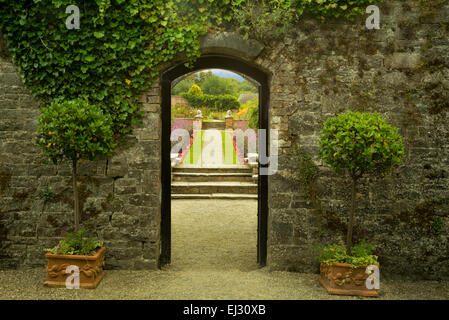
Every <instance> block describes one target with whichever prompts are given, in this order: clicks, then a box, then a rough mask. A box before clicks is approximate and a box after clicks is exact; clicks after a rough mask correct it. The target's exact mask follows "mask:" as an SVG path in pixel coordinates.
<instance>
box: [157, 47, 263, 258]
mask: <svg viewBox="0 0 449 320" xmlns="http://www.w3.org/2000/svg"><path fill="white" fill-rule="evenodd" d="M212 44H214V42H212ZM215 45H216V43H215ZM212 46H213V45H212ZM234 49H235V48H231V50H230V51H235V50H234ZM214 51H215V50H214ZM228 52H229V51H228ZM212 68H217V69H226V70H229V71H233V72H236V73H240V74H243V75H245V76H246V77H249V78H251V79H252V80H253V81H254V82H255V83H256V84H257V87H258V90H259V97H260V99H259V128H260V129H268V103H269V87H268V75H267V74H266V73H265V72H263V71H262V70H260V69H258V68H257V67H255V66H253V65H251V64H250V63H248V62H245V61H243V60H240V59H237V58H235V57H233V56H229V55H224V54H220V55H218V54H212V53H209V54H204V55H203V56H201V57H200V58H198V59H197V61H196V62H195V64H194V66H193V67H192V68H187V67H185V66H184V63H180V64H178V65H176V66H174V67H172V68H169V69H167V70H166V71H165V72H163V73H162V78H161V119H162V148H161V151H162V166H161V186H162V199H161V200H162V201H161V224H160V241H161V242H160V244H161V252H160V256H159V266H163V265H166V264H168V263H170V260H171V165H170V148H171V144H170V134H171V132H170V121H171V117H170V113H171V87H172V82H173V81H174V80H176V79H178V78H179V77H182V76H184V75H186V74H189V73H192V72H194V71H197V70H202V69H212ZM268 140H269V139H267V141H268ZM267 141H266V142H265V143H266V144H267ZM265 150H268V146H266V149H265ZM259 172H260V170H259ZM257 215H258V219H257V220H258V223H257V225H258V227H257V262H258V264H259V266H264V265H265V264H266V259H267V231H268V176H266V175H260V176H259V179H258V213H257Z"/></svg>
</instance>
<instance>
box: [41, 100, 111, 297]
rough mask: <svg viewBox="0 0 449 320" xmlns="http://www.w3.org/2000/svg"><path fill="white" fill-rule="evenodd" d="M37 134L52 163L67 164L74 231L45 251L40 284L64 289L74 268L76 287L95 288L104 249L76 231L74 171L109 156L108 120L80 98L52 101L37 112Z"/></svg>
mask: <svg viewBox="0 0 449 320" xmlns="http://www.w3.org/2000/svg"><path fill="white" fill-rule="evenodd" d="M37 134H38V136H37V144H38V145H39V146H40V147H41V149H42V150H43V153H44V154H45V155H46V156H47V157H48V158H49V159H50V160H52V161H53V163H55V164H56V163H58V162H60V161H62V160H69V161H70V162H71V164H72V184H73V198H74V226H73V229H74V232H73V233H67V234H65V238H64V239H63V240H60V241H59V243H58V244H57V245H56V246H55V247H54V248H52V249H48V250H46V251H48V252H47V254H46V257H47V259H48V267H47V280H46V281H45V283H44V284H45V285H47V286H51V287H65V286H66V283H65V280H66V278H67V276H69V274H67V273H66V271H67V267H69V266H76V267H77V269H78V271H79V280H80V287H82V288H95V287H96V286H97V285H98V283H99V282H100V280H101V278H102V277H103V261H104V252H105V250H106V248H105V247H103V243H102V242H101V241H96V240H90V239H87V238H86V237H85V229H84V228H80V208H79V197H78V182H77V180H78V179H77V175H78V172H77V171H78V164H79V162H80V161H82V160H83V159H86V160H96V159H98V158H106V157H108V156H110V155H111V154H112V153H113V150H114V148H115V147H116V141H115V139H114V133H113V130H112V119H111V117H110V116H109V115H108V114H105V113H103V111H102V110H101V108H100V107H98V106H95V105H91V104H89V103H88V102H87V101H86V100H83V99H76V100H71V101H63V102H54V103H52V104H50V105H48V106H46V107H44V108H42V109H41V116H40V118H39V120H38V132H37Z"/></svg>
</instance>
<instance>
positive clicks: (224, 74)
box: [204, 69, 243, 81]
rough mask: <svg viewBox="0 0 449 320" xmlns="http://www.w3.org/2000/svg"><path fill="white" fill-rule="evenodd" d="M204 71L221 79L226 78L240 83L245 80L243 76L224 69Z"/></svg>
mask: <svg viewBox="0 0 449 320" xmlns="http://www.w3.org/2000/svg"><path fill="white" fill-rule="evenodd" d="M204 71H212V73H213V74H215V75H217V76H219V77H224V78H235V79H237V80H239V81H243V78H242V77H241V76H239V75H238V74H236V73H234V72H231V71H228V70H223V69H210V70H204Z"/></svg>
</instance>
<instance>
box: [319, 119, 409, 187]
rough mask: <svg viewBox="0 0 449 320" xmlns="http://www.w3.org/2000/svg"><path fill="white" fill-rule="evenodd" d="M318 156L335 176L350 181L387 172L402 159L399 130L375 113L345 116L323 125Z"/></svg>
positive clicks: (402, 149) (402, 150)
mask: <svg viewBox="0 0 449 320" xmlns="http://www.w3.org/2000/svg"><path fill="white" fill-rule="evenodd" d="M319 145H320V152H319V156H320V158H321V159H322V160H323V162H324V163H325V164H327V165H329V166H330V167H331V168H332V169H333V170H334V171H335V172H337V173H342V172H344V170H345V169H347V170H348V171H349V174H350V175H351V177H356V178H358V177H360V176H362V175H363V174H365V173H369V172H374V171H376V172H379V173H383V172H386V171H388V169H389V168H391V166H392V165H393V164H394V163H397V162H400V161H401V159H402V157H403V156H404V145H403V143H402V138H401V136H400V135H399V133H398V129H397V128H395V127H392V126H390V125H388V124H387V123H386V122H385V120H384V119H382V117H381V116H380V115H379V114H378V113H376V112H375V113H372V114H371V113H360V112H352V111H349V112H346V113H343V114H341V115H339V116H337V117H334V118H330V119H327V120H326V121H325V122H324V128H323V130H322V135H321V136H320V141H319Z"/></svg>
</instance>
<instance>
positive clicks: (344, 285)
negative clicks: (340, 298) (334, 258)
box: [319, 263, 379, 297]
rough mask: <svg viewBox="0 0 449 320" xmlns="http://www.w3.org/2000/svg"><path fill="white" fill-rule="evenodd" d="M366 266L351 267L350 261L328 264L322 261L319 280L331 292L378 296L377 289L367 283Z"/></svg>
mask: <svg viewBox="0 0 449 320" xmlns="http://www.w3.org/2000/svg"><path fill="white" fill-rule="evenodd" d="M365 271H366V266H364V267H358V268H351V267H350V265H349V264H348V263H335V264H333V265H330V266H328V265H326V264H325V263H321V265H320V276H319V282H320V284H321V285H322V286H323V287H324V288H325V289H326V291H327V292H328V293H330V294H340V295H351V296H363V297H378V296H379V294H378V293H377V290H376V289H368V288H367V287H366V285H365V281H366V279H367V278H368V277H369V275H368V274H367V273H365Z"/></svg>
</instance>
